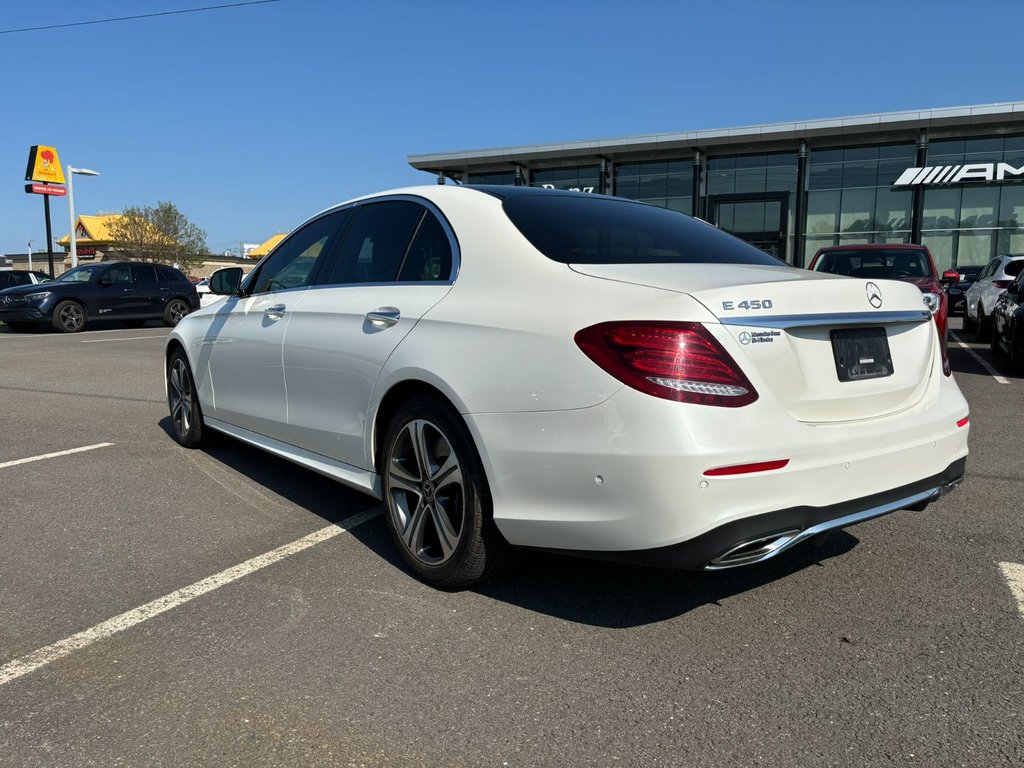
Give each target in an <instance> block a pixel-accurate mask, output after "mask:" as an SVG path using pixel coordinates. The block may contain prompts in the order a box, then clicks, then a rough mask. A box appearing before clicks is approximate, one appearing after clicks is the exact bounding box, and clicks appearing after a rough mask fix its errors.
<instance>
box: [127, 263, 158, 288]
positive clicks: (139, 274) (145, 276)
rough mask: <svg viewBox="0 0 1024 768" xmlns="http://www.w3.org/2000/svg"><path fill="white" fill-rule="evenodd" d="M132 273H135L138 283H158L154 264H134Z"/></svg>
mask: <svg viewBox="0 0 1024 768" xmlns="http://www.w3.org/2000/svg"><path fill="white" fill-rule="evenodd" d="M132 272H134V273H135V282H136V283H155V282H156V270H155V269H153V265H152V264H132Z"/></svg>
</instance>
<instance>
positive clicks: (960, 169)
mask: <svg viewBox="0 0 1024 768" xmlns="http://www.w3.org/2000/svg"><path fill="white" fill-rule="evenodd" d="M962 181H1024V165H1022V166H1021V167H1020V168H1015V167H1014V166H1012V165H1010V164H1009V163H973V164H969V165H930V166H928V167H926V168H907V170H905V171H904V172H903V173H901V174H900V177H899V178H898V179H896V181H894V182H893V183H892V185H893V186H894V187H914V186H918V185H924V186H934V185H936V184H959V183H960V182H962Z"/></svg>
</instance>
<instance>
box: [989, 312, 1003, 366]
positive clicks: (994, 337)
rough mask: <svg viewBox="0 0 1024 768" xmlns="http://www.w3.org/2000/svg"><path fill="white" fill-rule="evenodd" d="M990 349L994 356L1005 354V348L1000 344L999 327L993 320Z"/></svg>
mask: <svg viewBox="0 0 1024 768" xmlns="http://www.w3.org/2000/svg"><path fill="white" fill-rule="evenodd" d="M988 349H989V352H990V353H991V354H992V357H999V356H1000V355H1002V354H1003V348H1002V347H1001V346H1000V345H999V329H998V328H996V324H995V321H993V322H992V332H991V333H989V341H988Z"/></svg>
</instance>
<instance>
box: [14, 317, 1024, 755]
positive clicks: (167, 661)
mask: <svg viewBox="0 0 1024 768" xmlns="http://www.w3.org/2000/svg"><path fill="white" fill-rule="evenodd" d="M953 327H954V329H956V328H959V321H954V323H953ZM166 335H167V329H166V328H163V327H161V326H158V325H156V324H154V323H150V324H148V325H147V326H146V327H145V328H142V329H134V330H121V329H118V328H116V327H115V326H110V327H105V328H100V329H98V330H90V331H87V332H85V333H82V334H77V335H60V334H56V333H39V334H13V333H10V332H9V331H8V330H7V329H6V328H5V327H2V326H0V513H2V533H0V609H2V614H0V615H2V616H3V621H2V622H0V745H2V749H0V765H4V766H8V765H9V766H36V765H45V766H79V765H83V766H84V765H102V766H114V765H148V766H164V765H166V766H181V765H200V764H201V765H210V766H243V765H244V766H250V765H318V766H320V765H339V766H419V765H424V766H506V765H508V766H577V765H580V766H583V765H595V766H612V765H623V766H654V765H665V766H690V765H693V766H727V765H728V766H747V765H769V766H791V765H792V766H819V765H820V766H847V765H870V766H885V765H912V764H919V765H923V766H961V765H966V766H986V767H987V766H999V765H1007V766H1020V765H1024V592H1022V591H1021V590H1022V589H1024V575H1022V574H1024V515H1022V503H1021V501H1022V499H1024V463H1022V461H1021V455H1022V448H1021V446H1022V441H1021V439H1020V418H1019V414H1020V405H1021V403H1022V402H1024V379H1021V378H1018V377H1011V376H1008V375H1006V374H1001V373H1000V371H1001V370H1002V369H1001V368H999V369H997V370H995V371H994V372H995V373H996V374H998V375H996V376H994V375H992V374H993V370H991V369H990V367H989V368H986V366H990V363H991V359H990V356H989V353H988V349H987V346H984V347H983V346H982V345H976V344H973V343H971V342H969V341H967V340H966V337H964V336H963V335H962V334H959V331H957V330H954V331H953V336H952V338H951V344H950V348H951V357H952V361H953V367H954V370H955V371H956V377H957V381H958V382H959V384H960V387H961V389H962V390H963V392H964V394H965V395H966V397H967V399H968V401H969V402H970V405H971V438H970V439H971V456H970V459H969V461H968V477H967V479H966V481H965V482H964V484H963V486H962V487H961V488H960V489H959V490H958V491H957V492H955V493H953V494H952V495H950V496H948V497H946V498H944V499H943V500H941V501H940V502H938V503H936V504H934V505H932V506H931V507H929V508H928V510H927V511H925V512H923V513H914V512H898V513H895V514H893V515H890V516H888V517H885V518H881V519H878V520H875V521H871V522H868V523H865V524H862V525H860V526H857V527H855V528H852V529H850V530H848V531H845V532H840V533H837V534H835V535H833V536H832V537H831V538H830V539H829V540H828V541H827V542H826V543H825V544H824V545H822V546H820V547H817V548H815V546H814V545H804V546H803V547H802V548H801V549H799V550H797V551H794V552H793V553H791V554H790V556H789V557H786V558H783V559H780V560H779V561H777V562H770V563H766V564H764V565H761V566H754V567H751V568H748V569H745V570H738V571H730V572H724V573H718V574H701V573H680V572H672V571H659V570H654V569H642V568H635V567H627V566H618V565H611V564H604V563H596V562H589V561H580V560H574V559H569V558H562V557H555V556H549V555H537V554H520V555H519V556H517V558H516V561H515V563H514V564H513V568H512V570H511V572H510V573H509V574H507V575H505V576H503V577H502V578H500V579H498V580H496V581H492V582H489V583H486V584H484V585H483V586H482V587H480V588H478V589H474V590H470V591H466V592H460V593H445V592H439V591H435V590H433V589H430V588H428V587H426V586H424V585H422V584H420V583H419V582H417V581H416V580H415V579H413V578H412V577H411V576H410V575H409V574H408V573H407V572H406V570H405V569H404V567H403V566H402V564H401V563H400V562H399V560H398V557H397V555H396V554H395V552H394V551H393V550H392V548H391V544H390V542H389V541H388V538H387V532H386V530H385V526H384V523H383V520H382V518H381V517H380V515H379V512H380V505H379V503H378V502H376V501H374V500H373V499H370V498H368V497H364V496H362V495H360V494H358V493H355V492H353V491H349V490H347V489H345V488H344V487H342V486H339V485H337V484H335V483H332V482H330V481H328V480H326V479H324V478H321V477H319V476H318V475H315V474H313V473H310V472H307V471H305V470H303V469H300V468H298V467H295V466H293V465H291V464H288V463H286V462H284V461H281V460H278V459H275V458H273V457H271V456H268V455H266V454H263V453H261V452H259V451H257V450H255V449H251V448H249V447H246V446H244V445H242V444H240V443H236V442H233V441H231V440H229V439H227V438H225V439H223V440H220V441H218V442H217V443H216V444H215V445H214V446H213V447H211V448H209V449H207V450H204V451H187V450H185V449H182V448H180V447H178V446H177V445H176V444H175V443H174V441H173V440H172V439H171V438H170V437H169V435H168V433H167V429H168V421H167V408H166V405H165V401H164V397H163V383H162V368H161V360H162V349H163V339H164V338H165V337H166ZM958 340H963V341H964V345H963V346H962V345H961V344H960V343H958ZM78 449H85V450H78ZM68 451H75V452H71V453H65V452H68ZM50 454H60V455H56V456H50V457H48V458H37V457H47V456H49V455H50ZM25 459H35V460H32V461H24V460H25ZM306 537H308V538H306ZM268 553H270V554H268ZM1015 589H1016V590H1017V592H1016V593H1015V591H1014V590H1015ZM112 620H113V621H112Z"/></svg>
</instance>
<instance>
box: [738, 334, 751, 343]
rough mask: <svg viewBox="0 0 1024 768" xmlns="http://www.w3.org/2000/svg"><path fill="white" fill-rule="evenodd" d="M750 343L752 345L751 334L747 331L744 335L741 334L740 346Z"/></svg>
mask: <svg viewBox="0 0 1024 768" xmlns="http://www.w3.org/2000/svg"><path fill="white" fill-rule="evenodd" d="M749 343H750V334H749V333H747V332H746V331H744V332H743V333H741V334H740V344H749Z"/></svg>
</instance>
